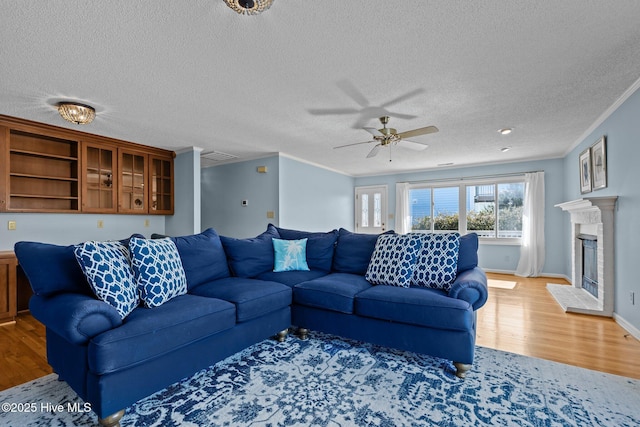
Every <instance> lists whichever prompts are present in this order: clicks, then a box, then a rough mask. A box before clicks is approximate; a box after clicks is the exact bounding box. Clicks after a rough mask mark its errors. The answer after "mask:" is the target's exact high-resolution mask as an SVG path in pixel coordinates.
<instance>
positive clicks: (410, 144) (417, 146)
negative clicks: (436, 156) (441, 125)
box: [398, 139, 429, 151]
mask: <svg viewBox="0 0 640 427" xmlns="http://www.w3.org/2000/svg"><path fill="white" fill-rule="evenodd" d="M398 145H400V146H401V147H404V148H408V149H410V150H414V151H423V150H426V149H427V148H429V145H428V144H425V143H424V142H417V141H409V140H406V139H403V140H402V141H400V142H399V143H398Z"/></svg>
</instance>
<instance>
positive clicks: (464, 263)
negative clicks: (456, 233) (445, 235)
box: [458, 233, 478, 273]
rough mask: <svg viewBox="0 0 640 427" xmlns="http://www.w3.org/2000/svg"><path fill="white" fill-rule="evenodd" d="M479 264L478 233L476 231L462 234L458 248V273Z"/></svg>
mask: <svg viewBox="0 0 640 427" xmlns="http://www.w3.org/2000/svg"><path fill="white" fill-rule="evenodd" d="M477 266H478V235H477V234H476V233H469V234H465V235H464V236H460V247H459V249H458V273H462V272H463V271H467V270H471V269H472V268H475V267H477Z"/></svg>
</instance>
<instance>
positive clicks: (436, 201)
mask: <svg viewBox="0 0 640 427" xmlns="http://www.w3.org/2000/svg"><path fill="white" fill-rule="evenodd" d="M458 192H459V188H458V187H443V188H434V189H433V214H434V217H435V220H434V221H433V229H434V230H453V231H457V230H458V214H459V211H460V209H459V206H460V199H459V197H458Z"/></svg>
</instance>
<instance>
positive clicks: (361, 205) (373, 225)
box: [355, 185, 387, 234]
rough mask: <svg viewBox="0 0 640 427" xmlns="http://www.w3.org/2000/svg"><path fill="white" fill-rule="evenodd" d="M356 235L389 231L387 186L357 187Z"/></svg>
mask: <svg viewBox="0 0 640 427" xmlns="http://www.w3.org/2000/svg"><path fill="white" fill-rule="evenodd" d="M355 212H356V218H355V220H356V221H355V223H356V233H367V234H380V233H383V232H385V231H386V230H387V225H386V224H387V186H386V185H380V186H370V187H356V209H355Z"/></svg>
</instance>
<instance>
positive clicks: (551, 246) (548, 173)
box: [355, 159, 577, 276]
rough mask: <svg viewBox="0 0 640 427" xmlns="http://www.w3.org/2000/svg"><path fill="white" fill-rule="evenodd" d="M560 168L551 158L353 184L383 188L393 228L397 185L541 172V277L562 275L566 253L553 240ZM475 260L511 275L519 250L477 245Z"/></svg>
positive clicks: (558, 230)
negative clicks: (387, 198)
mask: <svg viewBox="0 0 640 427" xmlns="http://www.w3.org/2000/svg"><path fill="white" fill-rule="evenodd" d="M576 162H577V161H576ZM563 166H564V165H563V160H562V159H554V160H541V161H534V162H521V163H509V164H501V165H491V166H478V167H471V168H460V169H442V170H437V171H427V172H412V173H403V174H394V175H381V176H372V177H361V178H356V180H355V185H356V186H368V185H387V188H388V197H389V205H388V210H389V213H391V214H393V219H392V218H389V226H390V227H392V228H393V227H395V209H396V183H397V182H406V181H429V180H440V179H459V178H471V177H480V176H491V175H500V174H509V173H524V172H530V171H538V170H542V171H544V172H545V240H546V245H545V246H546V262H545V265H544V268H543V271H544V273H545V274H552V275H561V276H566V270H565V256H566V252H565V251H564V250H563V248H562V245H561V243H560V242H559V241H558V238H557V237H558V236H561V235H563V231H564V228H563V227H564V223H563V217H562V213H561V211H560V209H557V208H554V207H553V206H554V205H555V204H558V203H561V202H563V201H564V195H563V188H564V185H563V180H564V173H563ZM478 258H479V263H480V265H481V266H482V267H483V268H485V269H487V270H492V271H504V272H513V271H515V269H516V267H517V265H518V260H519V259H520V247H519V246H513V245H494V244H481V246H480V249H479V250H478Z"/></svg>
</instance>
